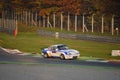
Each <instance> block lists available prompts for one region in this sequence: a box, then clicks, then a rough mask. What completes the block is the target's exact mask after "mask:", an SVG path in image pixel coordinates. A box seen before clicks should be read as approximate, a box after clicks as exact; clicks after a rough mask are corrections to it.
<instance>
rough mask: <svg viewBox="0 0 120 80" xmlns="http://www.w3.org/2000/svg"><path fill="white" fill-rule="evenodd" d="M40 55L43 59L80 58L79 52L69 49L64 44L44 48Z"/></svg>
mask: <svg viewBox="0 0 120 80" xmlns="http://www.w3.org/2000/svg"><path fill="white" fill-rule="evenodd" d="M41 54H42V56H43V57H44V58H50V57H58V58H60V59H77V58H78V57H79V56H80V53H79V51H77V50H74V49H69V48H68V47H67V46H66V45H64V44H56V45H51V46H50V47H48V48H44V49H43V50H42V53H41Z"/></svg>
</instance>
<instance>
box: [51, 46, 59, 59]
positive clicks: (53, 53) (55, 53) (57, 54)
mask: <svg viewBox="0 0 120 80" xmlns="http://www.w3.org/2000/svg"><path fill="white" fill-rule="evenodd" d="M52 56H53V57H59V56H60V53H59V50H58V48H57V47H53V48H52Z"/></svg>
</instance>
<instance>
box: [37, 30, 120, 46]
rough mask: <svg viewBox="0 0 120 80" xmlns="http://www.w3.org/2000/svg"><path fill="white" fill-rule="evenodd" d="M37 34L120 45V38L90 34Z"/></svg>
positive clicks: (41, 32)
mask: <svg viewBox="0 0 120 80" xmlns="http://www.w3.org/2000/svg"><path fill="white" fill-rule="evenodd" d="M37 33H38V34H39V35H42V36H50V37H55V38H66V39H76V40H90V41H98V42H109V43H119V44H120V38H118V37H108V36H95V35H89V34H70V33H58V32H50V31H43V30H38V31H37Z"/></svg>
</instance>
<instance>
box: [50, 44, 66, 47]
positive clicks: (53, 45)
mask: <svg viewBox="0 0 120 80" xmlns="http://www.w3.org/2000/svg"><path fill="white" fill-rule="evenodd" d="M52 46H56V47H57V46H66V45H65V44H55V45H52Z"/></svg>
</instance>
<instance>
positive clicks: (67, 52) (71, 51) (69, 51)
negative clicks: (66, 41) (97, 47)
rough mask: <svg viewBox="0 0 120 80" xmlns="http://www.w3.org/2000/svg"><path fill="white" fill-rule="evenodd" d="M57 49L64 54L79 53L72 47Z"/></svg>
mask: <svg viewBox="0 0 120 80" xmlns="http://www.w3.org/2000/svg"><path fill="white" fill-rule="evenodd" d="M59 51H60V52H63V53H65V54H79V51H77V50H74V49H67V50H59Z"/></svg>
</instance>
